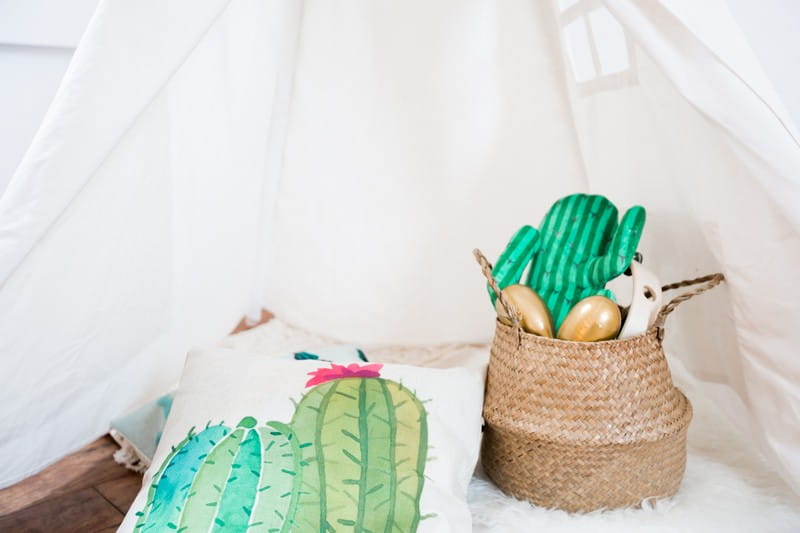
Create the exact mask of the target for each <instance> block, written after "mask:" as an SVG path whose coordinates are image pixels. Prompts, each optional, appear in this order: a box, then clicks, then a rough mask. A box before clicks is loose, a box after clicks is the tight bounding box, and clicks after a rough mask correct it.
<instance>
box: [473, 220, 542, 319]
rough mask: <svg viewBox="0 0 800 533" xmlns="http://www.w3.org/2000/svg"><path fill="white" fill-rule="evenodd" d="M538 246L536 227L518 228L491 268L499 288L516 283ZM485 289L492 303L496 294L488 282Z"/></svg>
mask: <svg viewBox="0 0 800 533" xmlns="http://www.w3.org/2000/svg"><path fill="white" fill-rule="evenodd" d="M540 246H541V241H540V240H539V232H538V231H537V230H536V228H534V227H532V226H522V227H521V228H519V230H517V232H516V233H515V234H514V236H513V237H511V240H510V241H509V243H508V245H507V246H506V248H505V250H503V253H502V254H500V257H499V258H498V259H497V262H496V263H495V265H494V268H492V276H494V279H495V280H496V281H497V285H498V286H499V287H500V288H501V289H505V288H506V287H508V286H509V285H513V284H515V283H518V282H519V280H520V278H521V277H522V273H523V271H524V270H525V267H527V266H528V264H529V263H530V262H531V260H532V259H533V256H534V255H535V254H536V252H538V251H539V247H540ZM486 289H487V290H488V291H489V298H491V299H492V305H494V304H495V301H496V300H497V295H496V294H495V293H494V291H493V290H492V288H491V287H490V286H489V285H488V284H487V285H486Z"/></svg>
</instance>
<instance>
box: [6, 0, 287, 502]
mask: <svg viewBox="0 0 800 533" xmlns="http://www.w3.org/2000/svg"><path fill="white" fill-rule="evenodd" d="M203 6H204V7H205V8H206V9H205V10H199V9H197V8H196V6H195V5H194V3H193V2H187V3H186V4H185V5H182V6H181V5H179V4H178V3H170V5H169V7H166V6H163V5H162V4H161V3H160V2H152V3H136V4H133V3H130V2H114V1H111V2H103V3H101V5H100V7H99V9H98V12H97V13H96V14H95V17H94V19H93V22H92V23H91V24H90V27H89V30H88V31H87V34H86V35H85V36H84V39H83V41H82V44H81V45H80V46H79V49H78V51H77V53H76V56H75V58H74V61H73V63H72V64H71V66H70V68H69V70H68V72H67V74H66V77H65V81H64V84H63V85H62V87H61V88H60V90H59V93H58V94H57V96H56V99H55V101H54V104H53V106H52V107H51V109H50V111H49V112H48V115H47V117H46V119H45V122H44V124H43V126H42V128H41V129H40V131H39V133H38V134H37V137H36V139H35V140H34V144H33V146H32V147H31V149H30V150H29V151H28V153H27V155H26V158H25V160H24V161H23V163H22V165H21V166H20V168H19V170H18V171H17V173H16V174H15V176H14V178H13V180H12V182H11V184H10V186H9V189H8V191H7V192H6V194H5V195H4V196H3V197H2V198H1V199H0V221H2V222H0V270H2V274H3V276H2V277H1V278H0V279H2V280H3V282H2V284H0V287H1V288H0V354H2V358H3V362H4V373H3V377H4V381H5V382H4V385H3V387H2V388H0V403H2V405H3V406H4V407H3V409H2V413H1V414H2V417H1V418H0V457H4V458H13V460H8V461H3V465H2V467H0V486H4V485H8V484H11V483H14V482H15V481H17V480H19V479H21V478H23V477H25V476H27V475H29V474H31V473H33V472H35V471H36V470H38V469H40V468H41V467H43V466H45V465H46V464H48V463H50V462H52V461H54V460H56V459H58V458H59V457H61V456H63V455H64V454H66V453H69V452H70V451H71V450H73V449H75V448H77V447H79V446H81V445H82V444H84V443H85V442H87V440H89V439H91V438H93V437H96V436H99V435H101V434H103V433H104V432H105V431H107V429H108V422H109V420H110V419H111V418H112V417H113V416H115V415H118V414H120V413H121V412H123V411H125V410H126V409H127V408H129V407H130V406H132V405H135V404H136V403H138V402H141V401H143V400H145V399H147V398H151V397H152V396H153V395H155V394H159V393H163V392H164V391H165V390H167V389H168V388H169V387H170V386H171V385H172V384H173V383H174V382H175V381H176V380H177V377H178V375H179V373H180V369H181V367H182V363H183V356H184V354H185V353H186V351H187V349H188V348H189V347H190V346H191V345H193V344H194V343H203V342H210V341H213V340H216V339H219V338H220V337H222V336H223V335H225V333H226V332H227V331H229V330H230V329H231V328H232V326H233V325H234V324H235V323H236V321H237V320H238V318H239V317H240V316H241V314H242V312H243V310H246V309H247V308H248V306H250V305H252V303H253V294H254V287H256V286H257V285H258V284H259V283H260V282H258V281H257V276H256V272H257V270H258V268H259V267H258V265H259V261H261V256H260V253H261V252H260V248H261V247H260V246H258V244H257V243H258V242H259V241H260V240H261V239H262V238H263V235H264V232H263V231H262V230H261V228H262V227H263V224H262V217H263V213H262V206H263V205H264V195H265V194H266V185H265V184H266V182H267V181H268V180H270V179H271V180H273V181H274V178H272V177H271V175H270V174H269V172H271V171H272V172H274V169H273V167H271V166H268V165H267V161H266V156H265V153H269V150H267V144H268V143H270V142H272V143H274V144H280V142H281V141H280V137H281V135H282V132H281V124H285V118H286V117H285V115H286V112H287V110H288V96H289V93H288V87H289V85H288V84H287V80H290V79H291V74H292V64H293V53H294V50H295V48H296V38H297V29H298V22H299V19H300V7H301V5H300V4H284V3H279V2H275V3H270V4H265V3H262V2H257V1H252V2H235V3H232V4H231V5H230V6H228V5H227V2H220V3H218V4H212V3H204V4H203ZM182 13H183V14H182ZM154 20H157V21H158V24H153V21H154ZM148 65H149V66H148Z"/></svg>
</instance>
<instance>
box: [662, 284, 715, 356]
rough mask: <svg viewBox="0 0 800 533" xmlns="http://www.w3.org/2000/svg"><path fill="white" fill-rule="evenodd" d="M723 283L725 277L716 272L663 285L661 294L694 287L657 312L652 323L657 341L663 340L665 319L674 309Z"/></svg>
mask: <svg viewBox="0 0 800 533" xmlns="http://www.w3.org/2000/svg"><path fill="white" fill-rule="evenodd" d="M723 281H725V276H724V275H723V274H722V273H720V272H717V273H716V274H709V275H707V276H702V277H699V278H694V279H687V280H683V281H678V282H676V283H670V284H668V285H664V286H663V287H661V290H662V292H666V291H669V290H672V289H680V288H682V287H694V289H692V290H689V291H686V292H684V293H682V294H679V295H678V296H676V297H675V298H673V299H672V300H670V301H669V303H667V304H666V305H664V306H663V307H662V308H661V310H660V311H659V312H658V315H657V316H656V320H655V322H653V326H654V327H656V328H658V339H659V340H664V324H665V323H666V322H667V317H668V316H669V314H670V313H671V312H673V311H674V310H675V308H676V307H678V306H679V305H680V304H682V303H683V302H685V301H686V300H690V299H692V298H694V297H695V296H697V295H698V294H702V293H704V292H706V291H708V290H711V289H713V288H714V287H716V286H717V285H719V284H720V283H722V282H723Z"/></svg>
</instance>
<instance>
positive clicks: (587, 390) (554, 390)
mask: <svg viewBox="0 0 800 533" xmlns="http://www.w3.org/2000/svg"><path fill="white" fill-rule="evenodd" d="M475 257H476V258H477V259H478V262H479V263H480V265H481V267H482V269H483V273H484V275H485V276H486V277H487V279H488V281H489V284H490V286H491V287H492V288H493V289H494V291H495V292H496V293H497V294H498V299H499V300H500V303H501V305H503V306H504V307H505V309H506V312H507V313H508V315H509V316H510V317H511V319H512V322H513V325H510V326H509V325H505V324H503V323H501V322H500V321H498V322H497V329H496V332H495V337H494V341H493V343H492V349H491V358H490V360H489V370H488V374H487V378H486V396H485V401H484V407H483V416H484V419H485V422H486V424H485V427H484V435H483V444H482V448H481V460H482V463H483V468H484V470H485V471H486V473H487V475H488V476H489V477H490V478H491V479H492V481H493V482H494V483H495V484H496V485H497V486H498V487H500V489H502V490H503V491H504V492H506V493H508V494H510V495H512V496H515V497H517V498H521V499H526V500H529V501H531V502H532V503H534V504H536V505H540V506H543V507H557V508H561V509H564V510H567V511H572V512H588V511H593V510H596V509H601V508H617V507H627V506H637V505H640V504H641V503H642V501H644V500H646V499H649V498H664V497H668V496H672V495H673V494H674V493H675V492H676V491H677V490H678V486H679V485H680V482H681V479H682V478H683V473H684V469H685V467H686V432H687V429H688V426H689V421H690V420H691V418H692V406H691V404H690V403H689V400H688V399H686V397H685V396H684V395H683V393H682V392H681V391H680V390H678V389H677V388H676V387H675V386H674V385H673V384H672V376H671V375H670V371H669V367H668V366H667V361H666V358H665V357H664V351H663V349H662V346H661V341H662V339H663V334H664V333H663V332H664V323H665V321H666V318H667V315H669V313H671V312H672V311H673V310H674V309H675V307H677V306H678V305H679V304H680V303H682V302H684V301H686V300H688V299H689V298H691V297H693V296H695V295H697V294H700V293H701V292H704V291H707V290H709V289H711V288H712V287H714V286H716V285H717V284H719V283H720V282H721V281H722V280H723V279H724V278H723V276H722V274H713V275H710V276H705V277H702V278H697V279H694V280H687V281H683V282H679V283H674V284H671V285H666V286H664V287H663V288H662V289H663V290H664V291H666V290H670V289H676V288H680V287H690V286H693V287H695V288H694V289H692V290H690V291H688V292H686V293H684V294H681V295H679V296H677V297H676V298H674V299H673V300H671V301H670V302H669V303H668V304H667V305H665V306H664V307H662V308H661V310H660V312H659V314H658V318H657V319H656V321H655V324H654V326H653V327H651V328H650V329H649V330H648V331H647V332H645V333H643V334H641V335H638V336H635V337H630V338H626V339H622V340H611V341H603V342H571V341H562V340H558V339H551V338H546V337H540V336H537V335H533V334H530V333H526V332H525V331H523V330H522V329H521V328H520V327H519V321H518V319H517V313H516V312H515V310H514V309H513V308H512V307H511V306H510V305H509V304H508V302H507V301H506V299H505V298H503V295H502V292H501V291H500V290H499V288H498V287H497V283H496V282H495V280H494V279H493V278H492V274H491V272H492V266H491V264H489V262H488V261H487V260H486V258H485V257H484V256H483V255H482V254H481V253H480V251H479V250H475Z"/></svg>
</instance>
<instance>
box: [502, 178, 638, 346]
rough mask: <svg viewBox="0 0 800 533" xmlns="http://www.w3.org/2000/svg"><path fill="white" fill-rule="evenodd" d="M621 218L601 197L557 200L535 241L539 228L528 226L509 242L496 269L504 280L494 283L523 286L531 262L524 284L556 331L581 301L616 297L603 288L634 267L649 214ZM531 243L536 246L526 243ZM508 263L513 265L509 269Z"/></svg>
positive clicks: (630, 212) (633, 210)
mask: <svg viewBox="0 0 800 533" xmlns="http://www.w3.org/2000/svg"><path fill="white" fill-rule="evenodd" d="M617 217H618V212H617V208H616V207H615V206H614V204H612V203H611V202H610V201H609V200H608V199H607V198H605V197H603V196H597V195H588V194H573V195H571V196H567V197H565V198H562V199H560V200H558V201H557V202H556V203H555V204H553V207H551V208H550V211H548V212H547V214H546V215H545V217H544V219H543V220H542V223H541V225H540V226H539V230H538V233H537V234H536V237H535V238H534V237H533V235H534V233H533V232H534V231H535V230H533V231H531V229H526V228H530V226H524V227H523V228H521V229H520V230H519V231H518V232H517V234H515V236H514V237H513V238H512V239H511V242H510V243H509V245H508V246H507V247H506V249H505V251H504V252H503V254H501V256H500V259H499V260H498V264H497V266H495V268H494V270H497V274H498V275H500V278H501V279H498V277H497V275H496V276H495V279H498V282H500V287H501V288H502V287H506V286H508V285H511V284H514V283H519V280H520V276H521V275H522V273H523V270H524V269H525V267H527V266H528V264H529V263H530V269H529V270H528V276H527V279H526V281H525V283H526V284H527V285H528V286H530V287H531V288H532V289H533V290H535V291H536V292H537V293H538V294H539V296H541V297H542V299H543V300H544V302H545V303H546V304H547V306H548V307H549V308H550V313H551V314H552V316H553V321H554V323H555V324H554V325H555V329H556V331H557V330H558V328H559V327H560V326H561V322H562V321H563V320H564V317H566V316H567V313H569V311H570V309H571V308H572V306H573V305H575V304H576V303H578V302H579V301H580V300H582V299H583V298H586V297H588V296H595V295H600V296H606V297H608V298H611V299H612V300H614V299H615V297H614V294H613V293H612V292H611V291H610V290H608V289H606V288H605V285H606V283H607V282H608V281H610V280H612V279H614V278H615V277H617V276H619V275H620V274H622V273H623V272H625V270H626V269H627V268H628V266H629V265H630V263H631V260H632V259H633V256H634V254H635V253H636V247H637V246H638V244H639V239H640V238H641V235H642V228H643V227H644V222H645V210H644V208H643V207H641V206H634V207H632V208H630V209H629V210H628V211H627V212H626V213H625V215H624V216H623V217H622V220H621V221H620V222H619V223H618V219H617ZM529 241H535V242H533V244H526V243H528V242H529ZM526 246H527V247H526ZM530 249H532V250H533V252H530V251H529V250H530ZM526 257H527V259H525V258H526ZM520 261H523V262H524V264H520ZM507 262H510V263H511V266H506V263H507ZM503 269H505V270H503ZM494 270H493V273H494ZM504 274H505V276H504ZM514 276H516V278H515V277H514ZM492 304H494V299H492Z"/></svg>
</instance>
